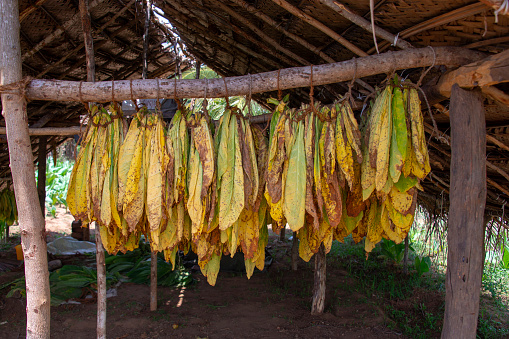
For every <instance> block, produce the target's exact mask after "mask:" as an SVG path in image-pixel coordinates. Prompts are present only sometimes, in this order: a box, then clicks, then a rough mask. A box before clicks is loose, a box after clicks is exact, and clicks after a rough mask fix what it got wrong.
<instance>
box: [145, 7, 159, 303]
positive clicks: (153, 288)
mask: <svg viewBox="0 0 509 339" xmlns="http://www.w3.org/2000/svg"><path fill="white" fill-rule="evenodd" d="M151 7H152V1H150V0H145V1H143V9H144V10H145V31H144V33H143V56H142V57H143V58H142V62H143V69H142V72H141V77H142V79H146V78H147V76H148V47H149V31H150V12H151ZM150 310H151V311H155V310H157V252H154V251H151V253H150Z"/></svg>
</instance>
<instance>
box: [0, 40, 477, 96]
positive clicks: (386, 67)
mask: <svg viewBox="0 0 509 339" xmlns="http://www.w3.org/2000/svg"><path fill="white" fill-rule="evenodd" d="M435 56H436V57H435ZM483 57H484V54H483V53H479V52H475V51H471V50H465V49H462V48H456V47H436V48H435V49H434V51H432V50H431V49H430V48H419V49H408V50H402V51H397V52H386V53H383V54H379V55H370V56H367V57H363V58H358V59H355V60H347V61H342V62H337V63H332V64H323V65H317V66H313V85H314V86H318V85H325V84H330V83H336V82H343V81H348V80H351V79H352V78H353V77H354V74H355V73H356V77H357V78H362V77H366V76H371V75H375V74H382V73H388V72H391V71H393V70H395V69H405V68H414V67H426V66H430V65H432V64H433V63H434V64H435V65H446V66H450V67H457V66H460V65H464V64H468V63H471V62H472V61H475V60H480V59H482V58H483ZM356 68H357V72H355V69H356ZM310 73H311V68H310V67H307V66H306V67H295V68H286V69H282V70H281V71H280V86H279V87H280V89H282V90H284V89H289V88H297V87H308V86H309V81H310ZM251 79H252V93H253V94H254V93H262V92H269V91H275V90H277V79H278V72H277V71H272V72H265V73H258V74H254V75H252V76H251V77H249V76H247V75H245V76H238V77H229V78H225V80H226V82H227V86H228V93H229V95H230V96H235V95H245V94H247V93H249V84H250V82H251ZM206 85H207V82H206V81H205V80H204V79H199V80H177V86H176V94H177V96H176V97H177V98H203V97H204V96H205V86H206ZM111 86H112V82H111V81H101V82H97V83H95V84H92V83H82V85H81V99H82V100H83V101H99V102H108V101H110V100H111V99H112V97H111ZM114 86H115V99H116V100H130V99H131V90H130V81H129V80H120V81H115V85H114ZM132 86H133V87H132V88H133V92H132V94H133V96H134V97H135V98H138V99H155V98H157V88H158V87H157V86H158V83H157V81H156V80H153V79H147V80H133V81H132ZM174 86H175V84H174V81H173V80H160V81H159V88H160V97H164V98H174V97H175V87H174ZM79 88H80V82H78V81H63V80H44V79H36V80H32V81H31V82H30V84H29V86H28V87H27V89H26V97H27V99H29V100H50V101H80V95H79ZM4 91H7V89H4ZM12 91H15V90H12ZM225 95H226V91H225V86H224V82H223V80H222V79H209V80H208V91H207V97H208V98H217V97H224V96H225Z"/></svg>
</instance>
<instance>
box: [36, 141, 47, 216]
mask: <svg viewBox="0 0 509 339" xmlns="http://www.w3.org/2000/svg"><path fill="white" fill-rule="evenodd" d="M47 143H48V139H47V137H46V136H45V135H43V136H40V137H39V157H38V165H37V172H38V173H37V193H38V195H39V203H40V205H41V212H42V217H43V218H44V217H45V216H46V213H45V206H46V145H47Z"/></svg>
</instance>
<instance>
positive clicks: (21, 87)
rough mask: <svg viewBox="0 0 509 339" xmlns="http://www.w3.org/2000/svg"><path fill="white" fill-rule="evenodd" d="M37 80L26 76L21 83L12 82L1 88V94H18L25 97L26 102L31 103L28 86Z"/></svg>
mask: <svg viewBox="0 0 509 339" xmlns="http://www.w3.org/2000/svg"><path fill="white" fill-rule="evenodd" d="M34 79H35V78H33V77H30V76H26V77H24V78H23V79H21V80H20V81H16V82H12V83H10V84H6V85H1V86H0V94H17V95H20V96H21V97H23V99H25V101H29V100H28V98H27V95H26V90H27V87H28V85H29V84H30V82H31V81H32V80H34Z"/></svg>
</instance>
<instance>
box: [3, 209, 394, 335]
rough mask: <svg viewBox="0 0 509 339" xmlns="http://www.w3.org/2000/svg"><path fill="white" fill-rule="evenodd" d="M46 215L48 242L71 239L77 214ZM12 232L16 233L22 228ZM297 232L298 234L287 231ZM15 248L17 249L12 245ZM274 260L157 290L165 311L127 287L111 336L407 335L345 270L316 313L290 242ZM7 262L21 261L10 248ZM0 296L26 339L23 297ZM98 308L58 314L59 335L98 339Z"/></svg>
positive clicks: (333, 273)
mask: <svg viewBox="0 0 509 339" xmlns="http://www.w3.org/2000/svg"><path fill="white" fill-rule="evenodd" d="M58 212H59V213H58V215H57V216H58V218H57V219H54V218H52V217H49V218H47V223H46V225H47V226H46V227H47V231H48V233H49V236H48V238H49V239H50V240H51V239H54V238H55V237H57V236H59V235H63V234H70V231H71V230H70V223H71V221H72V220H73V219H72V216H70V215H69V214H65V211H64V210H59V211H58ZM12 231H14V232H16V231H17V230H16V228H13V229H12ZM287 234H291V232H287ZM13 245H14V244H13ZM269 246H270V249H269V251H271V252H272V254H273V256H274V258H275V260H274V262H273V264H272V265H271V266H270V267H269V268H268V269H266V270H264V271H263V272H255V274H254V275H253V277H252V278H251V279H250V280H248V279H247V278H246V276H245V274H238V273H237V274H234V273H228V272H220V274H219V277H218V280H217V283H216V286H215V287H212V286H209V285H208V284H207V282H206V279H204V277H203V276H202V275H201V273H200V272H199V271H197V272H195V273H193V277H194V279H195V280H196V283H195V284H193V285H191V286H189V287H187V288H178V289H176V288H165V287H159V288H158V305H159V306H158V310H157V311H155V312H150V310H149V293H150V292H149V286H148V285H136V284H132V283H124V284H122V285H120V287H119V288H118V295H117V296H116V297H111V298H109V299H108V314H107V324H108V329H107V334H108V338H119V339H120V338H196V339H198V338H210V339H214V338H402V337H403V336H402V335H401V334H400V333H398V332H396V331H393V330H391V329H390V328H389V327H388V325H389V324H390V320H388V319H387V317H386V316H385V315H384V313H383V311H382V310H381V309H380V307H378V306H376V303H375V302H374V301H373V300H371V299H370V297H368V296H366V295H362V294H360V293H358V292H355V290H356V289H355V284H356V281H355V280H353V279H352V278H350V277H349V276H348V274H347V272H346V271H342V270H337V269H329V270H328V272H327V302H326V312H325V314H324V315H322V316H311V315H310V305H311V295H312V287H313V271H312V265H311V264H310V263H304V262H301V263H300V265H299V270H298V271H291V270H290V269H289V258H290V250H291V241H286V242H282V243H281V242H278V241H277V237H276V236H272V237H271V240H270V242H269ZM2 253H3V256H4V257H8V256H10V257H11V258H12V256H14V257H15V254H14V252H13V251H12V250H11V251H9V252H7V253H8V254H6V252H5V251H4V252H2ZM22 274H23V268H22V267H20V268H19V269H16V270H14V271H11V272H8V273H3V274H0V286H1V285H3V284H5V283H6V282H9V281H12V280H13V279H14V278H16V277H19V276H21V275H22ZM6 290H7V289H4V290H2V291H0V338H24V336H25V323H26V316H25V306H26V300H25V299H23V298H5V294H6V293H7V291H6ZM95 327H96V303H95V302H94V301H93V300H92V301H91V302H89V303H84V304H83V303H82V304H79V305H61V306H57V307H52V309H51V333H52V338H57V339H59V338H66V339H67V338H73V339H80V338H94V337H95Z"/></svg>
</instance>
